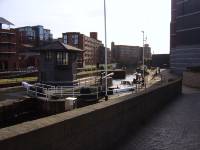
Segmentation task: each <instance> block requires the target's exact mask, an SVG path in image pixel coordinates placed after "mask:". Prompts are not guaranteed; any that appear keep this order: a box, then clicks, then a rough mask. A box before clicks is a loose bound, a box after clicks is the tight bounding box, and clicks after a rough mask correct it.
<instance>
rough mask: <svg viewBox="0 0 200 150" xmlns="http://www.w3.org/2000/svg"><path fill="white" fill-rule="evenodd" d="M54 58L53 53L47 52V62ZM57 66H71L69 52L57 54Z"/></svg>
mask: <svg viewBox="0 0 200 150" xmlns="http://www.w3.org/2000/svg"><path fill="white" fill-rule="evenodd" d="M52 58H53V55H52V52H50V51H47V52H46V55H45V59H46V60H47V61H51V60H52ZM56 64H58V65H68V64H69V56H68V53H67V52H57V53H56Z"/></svg>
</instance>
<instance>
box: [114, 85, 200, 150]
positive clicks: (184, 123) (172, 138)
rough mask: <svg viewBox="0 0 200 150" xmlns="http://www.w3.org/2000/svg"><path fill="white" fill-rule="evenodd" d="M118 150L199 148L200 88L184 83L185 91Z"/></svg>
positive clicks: (183, 149)
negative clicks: (193, 87)
mask: <svg viewBox="0 0 200 150" xmlns="http://www.w3.org/2000/svg"><path fill="white" fill-rule="evenodd" d="M114 149H116V150H199V149H200V89H191V88H189V87H185V86H183V94H182V96H180V97H178V98H177V99H176V100H175V101H174V102H172V103H171V104H169V105H168V106H166V107H165V108H164V109H163V110H161V111H160V112H159V113H157V114H155V115H154V117H153V118H152V120H151V121H150V122H148V123H146V124H145V125H144V126H143V127H142V128H141V129H140V130H139V131H138V132H137V133H133V134H132V135H130V136H129V137H128V138H127V139H125V140H124V141H121V142H120V143H119V144H118V145H117V146H116V147H115V148H114Z"/></svg>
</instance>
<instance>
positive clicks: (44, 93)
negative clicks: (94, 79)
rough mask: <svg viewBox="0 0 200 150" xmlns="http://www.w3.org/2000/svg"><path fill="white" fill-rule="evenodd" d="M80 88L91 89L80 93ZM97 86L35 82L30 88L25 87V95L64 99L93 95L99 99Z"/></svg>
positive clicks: (47, 98)
mask: <svg viewBox="0 0 200 150" xmlns="http://www.w3.org/2000/svg"><path fill="white" fill-rule="evenodd" d="M81 88H89V89H90V90H91V92H90V93H88V94H83V93H81V92H80V91H81ZM99 88H100V87H99V86H79V85H76V86H51V85H47V84H41V83H36V84H35V85H33V86H32V87H30V88H27V95H29V96H31V97H36V98H43V99H45V100H55V99H64V98H67V97H79V96H86V95H87V96H88V95H93V96H94V95H95V96H96V98H97V99H99V94H100V91H99Z"/></svg>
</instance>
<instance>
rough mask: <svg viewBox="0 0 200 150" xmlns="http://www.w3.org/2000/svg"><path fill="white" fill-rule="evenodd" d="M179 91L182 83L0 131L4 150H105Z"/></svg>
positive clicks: (0, 139)
mask: <svg viewBox="0 0 200 150" xmlns="http://www.w3.org/2000/svg"><path fill="white" fill-rule="evenodd" d="M181 91H182V81H181V80H176V81H173V82H170V83H167V84H166V85H162V86H159V87H152V88H151V89H147V90H146V91H144V92H141V93H139V94H136V95H128V96H124V97H121V98H116V99H115V100H110V101H106V102H101V103H99V104H95V105H90V106H87V107H84V108H81V109H76V110H73V111H70V112H65V113H61V114H57V115H53V116H50V117H46V118H42V119H38V120H34V121H30V122H25V123H22V124H19V125H15V126H11V127H7V128H3V129H1V130H0V147H1V149H3V150H4V149H5V150H25V149H27V150H44V149H47V150H105V149H109V148H110V147H111V146H112V145H113V144H115V143H116V142H118V141H119V140H120V139H121V138H123V137H125V136H126V135H127V133H129V132H131V131H132V130H137V129H138V127H140V125H141V123H142V122H143V121H144V120H146V119H148V118H149V117H150V115H151V114H152V113H153V112H155V111H156V110H157V109H159V108H161V107H162V106H164V105H165V104H166V103H168V102H169V101H172V100H173V99H174V98H175V97H176V96H178V95H180V94H181Z"/></svg>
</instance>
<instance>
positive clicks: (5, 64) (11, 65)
mask: <svg viewBox="0 0 200 150" xmlns="http://www.w3.org/2000/svg"><path fill="white" fill-rule="evenodd" d="M11 25H13V24H12V23H11V22H9V21H8V20H6V19H4V18H1V17H0V71H8V70H21V69H25V68H27V67H28V66H35V67H37V66H38V63H39V53H36V52H33V51H32V48H34V47H38V46H42V45H46V44H48V43H50V42H52V40H53V35H52V34H51V32H50V30H49V29H44V27H43V26H32V27H30V26H26V27H20V28H15V29H11V28H10V26H11Z"/></svg>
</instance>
